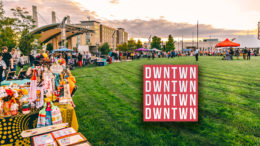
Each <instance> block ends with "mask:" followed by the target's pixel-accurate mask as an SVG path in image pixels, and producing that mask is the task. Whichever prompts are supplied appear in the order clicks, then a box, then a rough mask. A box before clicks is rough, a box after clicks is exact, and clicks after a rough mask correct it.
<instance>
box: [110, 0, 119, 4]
mask: <svg viewBox="0 0 260 146" xmlns="http://www.w3.org/2000/svg"><path fill="white" fill-rule="evenodd" d="M109 3H111V4H119V0H110V1H109Z"/></svg>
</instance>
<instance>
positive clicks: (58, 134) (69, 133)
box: [51, 127, 77, 139]
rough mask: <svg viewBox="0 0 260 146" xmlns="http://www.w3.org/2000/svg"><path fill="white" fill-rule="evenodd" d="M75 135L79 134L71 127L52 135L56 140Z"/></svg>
mask: <svg viewBox="0 0 260 146" xmlns="http://www.w3.org/2000/svg"><path fill="white" fill-rule="evenodd" d="M74 133H77V131H76V130H75V129H73V128H72V127H69V128H65V129H61V130H58V131H54V132H52V133H51V134H52V136H53V137H54V139H57V138H60V137H63V136H67V135H71V134H74Z"/></svg>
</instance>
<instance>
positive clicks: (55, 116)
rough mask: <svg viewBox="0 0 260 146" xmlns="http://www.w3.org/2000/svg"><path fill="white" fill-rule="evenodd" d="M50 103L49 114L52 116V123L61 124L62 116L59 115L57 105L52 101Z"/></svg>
mask: <svg viewBox="0 0 260 146" xmlns="http://www.w3.org/2000/svg"><path fill="white" fill-rule="evenodd" d="M51 105H52V108H51V109H52V111H51V116H52V124H53V125H55V124H61V123H62V117H61V112H60V109H59V107H57V106H55V105H53V103H52V102H51Z"/></svg>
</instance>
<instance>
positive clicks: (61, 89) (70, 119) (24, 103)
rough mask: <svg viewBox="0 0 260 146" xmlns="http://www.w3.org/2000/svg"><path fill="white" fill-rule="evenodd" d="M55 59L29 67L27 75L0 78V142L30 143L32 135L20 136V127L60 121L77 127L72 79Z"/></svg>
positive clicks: (59, 122)
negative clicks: (28, 75)
mask: <svg viewBox="0 0 260 146" xmlns="http://www.w3.org/2000/svg"><path fill="white" fill-rule="evenodd" d="M58 62H59V61H56V62H55V63H53V64H46V63H45V64H41V65H38V66H33V67H31V68H30V69H31V78H29V79H23V80H8V81H4V82H2V86H1V87H0V139H1V140H0V145H30V144H32V143H31V139H32V137H23V136H22V135H21V133H22V132H23V131H28V130H29V129H35V128H37V129H38V128H43V129H44V128H45V127H46V126H55V125H58V124H62V123H67V127H71V128H73V129H74V130H75V131H78V121H77V116H76V112H75V105H74V103H73V100H72V97H71V95H72V93H74V92H75V89H76V88H75V82H76V81H75V78H74V76H73V75H72V74H71V72H70V70H69V69H67V68H66V66H64V65H61V64H59V63H58ZM37 129H36V130H37ZM83 137H84V136H83ZM38 138H39V137H38ZM56 143H57V142H56Z"/></svg>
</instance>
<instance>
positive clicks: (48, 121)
mask: <svg viewBox="0 0 260 146" xmlns="http://www.w3.org/2000/svg"><path fill="white" fill-rule="evenodd" d="M49 125H52V117H51V104H50V102H48V103H47V108H46V122H45V126H49Z"/></svg>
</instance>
